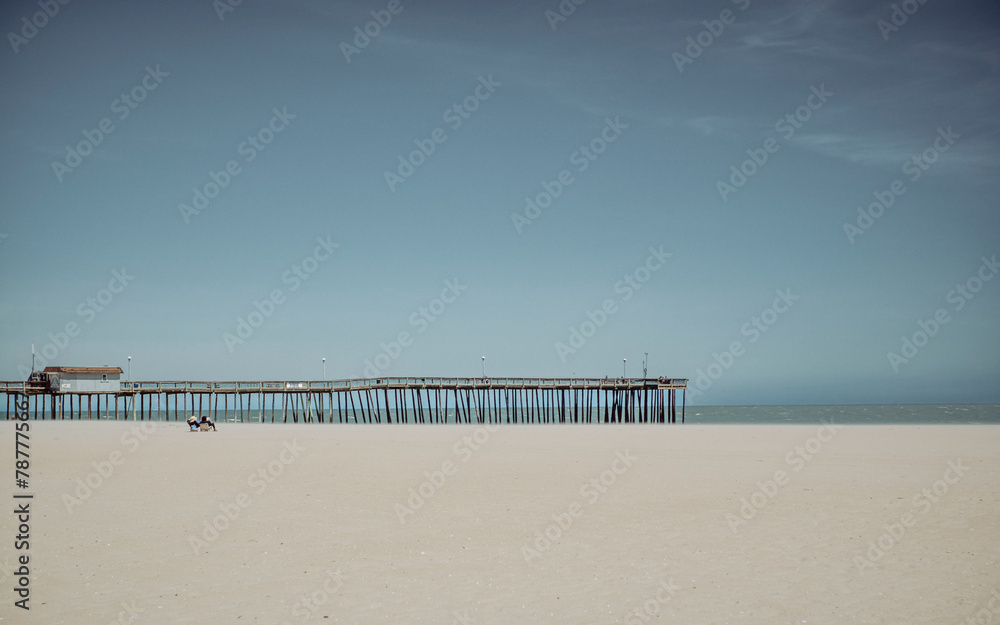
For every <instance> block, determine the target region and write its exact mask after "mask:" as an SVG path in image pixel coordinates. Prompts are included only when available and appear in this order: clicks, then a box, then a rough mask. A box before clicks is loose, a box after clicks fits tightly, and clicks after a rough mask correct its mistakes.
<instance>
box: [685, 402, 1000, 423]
mask: <svg viewBox="0 0 1000 625" xmlns="http://www.w3.org/2000/svg"><path fill="white" fill-rule="evenodd" d="M686 412H687V414H686V417H687V418H686V422H687V423H817V422H819V421H821V420H824V419H825V420H827V421H832V422H834V423H882V424H885V423H924V424H929V423H955V424H959V423H965V424H998V425H1000V404H888V405H882V404H879V405H849V406H697V407H690V406H689V407H688V409H687V411H686Z"/></svg>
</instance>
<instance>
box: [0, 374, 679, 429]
mask: <svg viewBox="0 0 1000 625" xmlns="http://www.w3.org/2000/svg"><path fill="white" fill-rule="evenodd" d="M687 382H688V381H687V380H686V379H680V378H662V377H661V378H646V379H643V378H433V377H430V378H416V377H407V378H397V377H384V378H367V379H354V380H331V381H323V382H317V381H302V382H299V381H262V382H190V381H179V382H149V381H146V382H143V381H134V382H126V381H123V382H121V383H120V390H117V391H109V392H77V391H73V392H60V391H58V390H53V389H51V388H48V387H47V386H46V384H45V382H3V381H0V393H2V394H4V395H5V396H6V400H7V414H8V415H12V414H13V408H14V406H12V401H14V402H16V400H17V398H18V397H20V398H21V402H20V403H21V406H22V408H21V409H22V410H25V408H24V407H23V406H25V405H26V406H27V408H26V410H28V412H29V415H31V416H32V417H33V418H35V419H46V418H48V419H84V418H86V419H93V418H95V414H94V413H95V410H96V418H97V419H102V418H103V419H115V420H117V419H129V420H133V419H134V420H142V421H146V420H151V421H183V420H185V419H186V418H187V416H188V415H190V414H196V415H202V414H207V415H209V416H211V417H212V420H213V421H217V422H219V423H222V422H225V421H236V422H252V423H264V422H268V421H270V422H271V423H274V422H280V423H287V422H289V420H291V421H292V422H293V423H298V422H300V421H301V422H304V423H383V422H384V423H456V422H457V423H676V422H677V416H678V412H680V418H681V423H683V422H684V412H685V408H686V395H687V393H686V389H687ZM678 392H679V393H678ZM678 394H679V395H680V397H678ZM678 399H680V404H681V405H680V410H678V405H677V404H678ZM220 400H221V406H220ZM230 400H231V402H232V408H230V406H229V404H230ZM85 403H86V408H85V407H84V404H85ZM102 403H103V412H102ZM269 403H270V406H268V404H269ZM171 404H172V405H171ZM220 409H221V411H220ZM84 414H86V417H84Z"/></svg>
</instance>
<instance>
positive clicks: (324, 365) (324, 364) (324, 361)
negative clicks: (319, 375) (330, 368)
mask: <svg viewBox="0 0 1000 625" xmlns="http://www.w3.org/2000/svg"><path fill="white" fill-rule="evenodd" d="M323 381H324V382H326V358H324V359H323Z"/></svg>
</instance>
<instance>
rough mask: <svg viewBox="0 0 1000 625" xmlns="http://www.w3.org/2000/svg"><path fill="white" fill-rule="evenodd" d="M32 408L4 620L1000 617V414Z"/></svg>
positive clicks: (9, 486) (9, 552)
mask: <svg viewBox="0 0 1000 625" xmlns="http://www.w3.org/2000/svg"><path fill="white" fill-rule="evenodd" d="M30 423H31V470H30V474H31V479H30V488H29V489H28V491H27V492H31V493H32V494H33V495H34V498H33V499H31V500H28V501H30V520H29V522H28V525H29V527H30V540H29V542H30V550H28V551H15V548H14V546H15V540H14V538H15V534H17V532H18V519H17V517H16V515H14V514H12V511H13V508H14V505H13V504H12V503H11V502H15V501H16V502H21V501H25V500H15V499H13V495H14V494H15V493H14V490H15V489H14V453H13V449H14V442H13V439H14V431H13V425H12V424H11V423H4V424H2V425H0V432H2V434H3V436H2V439H3V440H4V441H7V443H6V444H5V446H4V447H5V448H6V449H7V452H6V453H5V456H6V458H5V460H4V461H3V462H4V464H5V468H4V473H5V474H6V475H7V476H8V479H5V480H4V481H3V484H4V487H3V496H4V497H5V500H6V501H7V502H8V503H7V506H6V507H7V508H8V510H7V512H6V513H5V514H3V515H2V516H0V527H2V528H3V530H2V533H3V541H2V547H0V563H2V564H3V570H2V572H0V578H2V579H3V582H4V586H5V587H6V588H7V589H8V590H7V592H6V593H5V599H4V602H3V604H2V606H0V617H2V622H4V623H7V622H12V623H46V624H53V623H74V624H75V623H87V624H91V623H93V624H102V623H113V622H120V623H172V624H182V623H191V624H195V623H207V622H220V623H221V622H227V623H244V624H247V623H267V624H272V623H273V624H281V623H292V624H295V623H306V622H313V623H319V622H322V623H390V622H391V623H414V624H416V623H445V624H452V623H475V624H483V625H486V624H501V623H502V624H508V623H574V624H576V623H647V622H650V623H668V622H675V623H705V624H712V623H716V624H722V623H808V624H810V625H822V624H827V623H829V624H834V623H837V624H840V623H885V624H897V623H952V622H954V623H964V622H966V620H965V619H967V618H969V617H973V618H975V617H976V615H977V614H978V615H979V618H980V619H983V618H985V617H987V616H988V617H989V618H990V619H992V621H986V620H981V621H980V622H1000V573H998V571H1000V487H998V476H1000V428H998V427H994V426H823V425H820V424H816V425H751V426H744V425H713V426H691V425H686V426H636V425H627V426H592V427H590V426H587V427H574V426H490V427H489V428H486V427H481V426H454V425H448V426H440V425H436V426H428V425H422V426H397V425H392V426H387V425H382V426H341V425H336V426H329V425H325V426H324V425H255V424H243V425H221V426H220V427H219V431H218V432H209V433H191V432H188V431H187V429H186V427H184V426H183V425H182V424H176V423H169V424H148V423H147V424H145V425H142V426H140V424H137V423H132V422H129V423H114V422H104V423H97V422H82V423H80V422H77V423H67V422H34V421H32V422H30ZM19 492H21V491H19ZM24 553H28V554H29V555H30V566H29V568H30V575H29V578H30V603H29V605H30V607H31V609H30V611H28V612H25V611H24V610H21V609H18V608H15V607H14V605H13V603H14V601H15V600H17V598H18V597H17V593H16V592H15V593H12V592H11V591H10V588H12V587H15V586H17V584H18V581H17V576H14V575H12V574H13V572H14V569H15V568H16V566H17V562H16V558H17V556H19V555H22V554H24Z"/></svg>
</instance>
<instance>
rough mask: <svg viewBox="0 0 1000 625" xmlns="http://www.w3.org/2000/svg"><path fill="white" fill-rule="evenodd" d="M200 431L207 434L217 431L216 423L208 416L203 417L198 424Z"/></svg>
mask: <svg viewBox="0 0 1000 625" xmlns="http://www.w3.org/2000/svg"><path fill="white" fill-rule="evenodd" d="M198 429H199V430H203V431H205V432H207V431H209V430H215V423H213V422H212V420H211V419H209V418H208V417H207V416H206V415H201V423H200V424H198ZM215 431H218V430H215Z"/></svg>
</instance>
